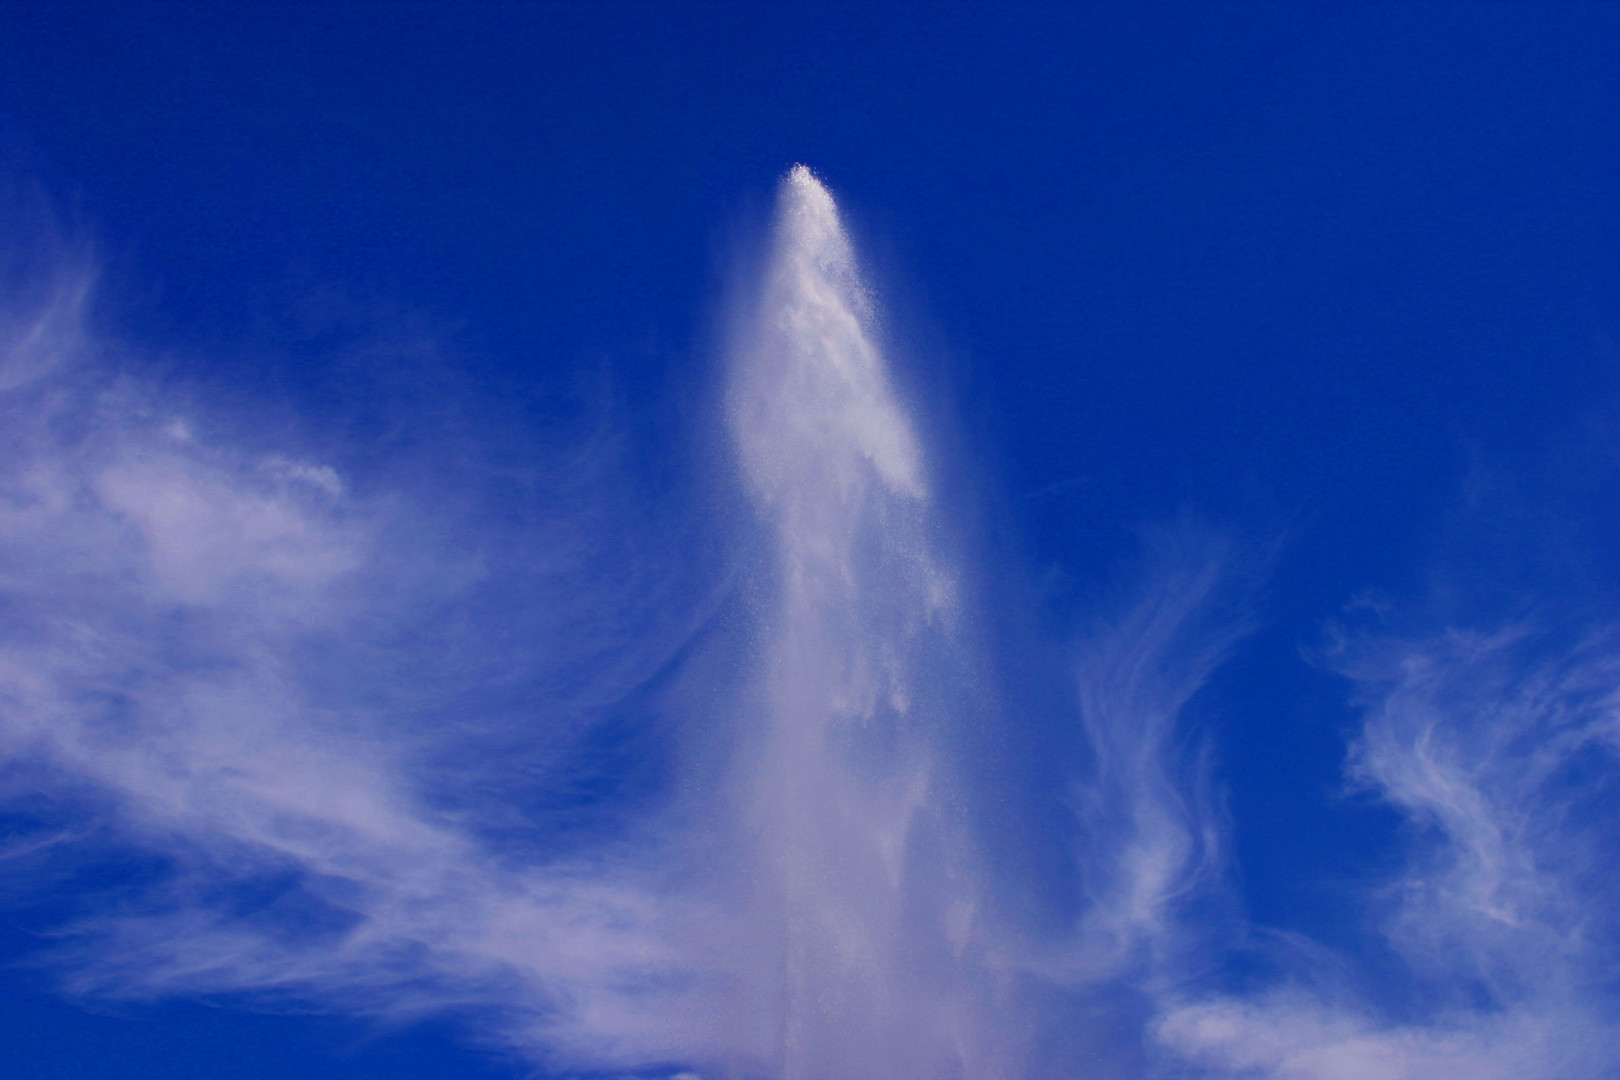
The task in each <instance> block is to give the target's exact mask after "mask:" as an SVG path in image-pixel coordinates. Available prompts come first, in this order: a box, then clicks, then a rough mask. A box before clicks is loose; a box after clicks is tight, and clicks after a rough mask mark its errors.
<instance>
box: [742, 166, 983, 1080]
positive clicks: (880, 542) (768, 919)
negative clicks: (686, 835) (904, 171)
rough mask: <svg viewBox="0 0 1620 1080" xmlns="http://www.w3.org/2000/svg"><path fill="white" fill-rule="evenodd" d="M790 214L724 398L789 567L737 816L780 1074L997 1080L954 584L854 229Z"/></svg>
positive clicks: (812, 198) (801, 191) (745, 757)
mask: <svg viewBox="0 0 1620 1080" xmlns="http://www.w3.org/2000/svg"><path fill="white" fill-rule="evenodd" d="M778 200H779V201H778V208H777V217H776V222H775V229H774V235H773V237H772V248H771V252H770V257H769V260H768V264H767V266H766V269H765V274H764V278H763V281H762V287H761V290H760V293H759V295H758V297H757V306H756V307H755V308H754V309H753V310H752V312H751V314H750V317H749V318H748V319H746V320H745V324H744V327H743V329H742V330H741V332H740V333H739V335H738V339H737V342H736V349H735V355H734V358H733V368H732V373H731V382H730V386H729V393H728V406H729V419H730V426H731V431H732V434H733V436H734V439H735V443H736V448H737V453H738V457H739V462H740V465H741V469H742V472H743V474H744V476H745V480H746V484H747V487H748V491H749V494H750V495H751V497H752V500H753V503H754V505H755V506H756V508H757V510H758V511H759V516H760V520H761V522H762V524H763V525H764V527H765V529H766V530H767V531H768V535H769V538H770V547H771V570H770V576H769V581H770V586H769V588H767V589H764V590H761V592H762V596H763V599H762V600H761V602H760V604H759V610H758V619H759V626H760V629H761V647H760V649H759V656H758V660H759V664H760V673H761V674H760V678H759V681H758V684H757V686H756V687H755V694H756V697H755V701H754V708H753V710H752V713H751V715H752V717H753V726H752V729H751V731H750V732H749V733H748V735H747V736H745V738H744V740H743V742H742V746H741V748H740V750H739V753H740V755H741V756H740V758H739V769H738V771H737V777H738V780H737V785H736V790H735V791H734V793H733V795H734V797H735V798H736V799H737V805H738V820H739V822H740V828H741V829H742V830H743V833H744V835H745V837H746V840H745V841H744V843H745V845H746V847H747V848H748V849H749V850H750V852H751V860H752V862H753V866H754V869H755V872H756V876H755V882H754V892H753V911H754V912H755V913H756V918H758V919H759V920H760V921H761V925H760V926H759V928H758V929H759V932H760V933H761V935H762V937H763V940H766V941H770V942H771V943H772V944H771V945H770V946H769V947H767V949H766V950H765V951H766V952H767V953H768V954H772V955H774V956H775V957H776V958H777V962H776V965H775V971H776V975H775V977H776V986H775V990H774V994H773V995H772V996H773V998H774V1000H773V1001H772V1003H771V1005H770V1006H768V1010H769V1011H771V1012H773V1013H774V1015H772V1016H766V1017H763V1018H762V1020H763V1022H764V1023H765V1024H767V1025H768V1026H771V1027H773V1028H774V1041H775V1043H776V1049H775V1053H776V1054H777V1055H778V1060H777V1062H776V1063H775V1064H774V1065H773V1066H771V1067H772V1068H773V1071H775V1072H776V1073H777V1074H778V1075H781V1076H782V1077H784V1078H798V1077H816V1078H819V1080H836V1078H838V1077H856V1076H861V1077H870V1076H876V1075H882V1076H888V1077H905V1076H918V1077H922V1076H928V1077H945V1076H951V1075H960V1074H963V1073H964V1072H968V1073H971V1074H973V1075H981V1076H982V1075H985V1069H986V1068H987V1067H988V1062H987V1061H986V1060H985V1058H984V1055H986V1054H987V1053H988V1049H987V1047H985V1046H984V1045H983V1042H982V1038H981V1034H980V1033H979V1032H978V1031H977V1030H976V1028H977V1026H978V1025H977V1024H976V1022H975V1016H976V1015H978V1014H979V1013H980V1012H981V1008H980V1005H979V1004H978V1003H977V1001H976V997H975V994H974V993H972V992H971V991H970V990H969V987H970V986H971V985H973V984H974V983H975V982H976V980H974V979H972V978H971V976H970V975H969V973H968V968H969V966H970V965H971V963H972V948H971V944H972V942H971V939H972V937H973V929H974V924H975V896H974V893H973V890H972V887H971V882H972V881H973V880H974V875H973V873H972V868H971V862H972V858H971V854H970V852H969V850H968V848H969V845H968V844H967V842H966V839H965V837H966V832H965V829H964V828H963V824H962V822H960V821H959V820H955V819H954V814H955V811H954V809H947V808H951V807H955V806H956V805H957V800H956V799H955V798H953V793H952V791H951V778H950V775H949V773H950V769H949V767H948V763H947V762H946V761H945V760H944V758H943V757H942V749H943V748H944V747H945V746H946V745H947V743H948V740H949V738H950V735H951V729H952V727H953V724H954V723H955V720H956V718H958V717H959V716H960V712H961V705H960V697H959V696H957V695H955V694H953V692H952V688H951V686H950V684H951V682H952V679H953V677H954V673H956V672H958V671H959V670H960V664H959V662H958V660H959V658H958V657H957V652H958V645H957V644H956V642H955V634H954V632H953V622H954V620H955V618H956V603H957V601H956V588H955V582H954V581H953V578H952V575H951V574H950V573H949V572H948V571H947V570H946V569H945V568H944V566H943V565H942V560H941V559H940V558H939V557H938V555H937V554H936V553H935V551H934V550H932V545H931V543H930V529H931V524H930V507H929V483H928V479H927V476H926V468H925V463H924V460H923V455H922V452H921V450H920V447H919V444H918V440H917V437H916V435H915V434H914V432H913V430H912V425H911V422H910V421H909V420H908V418H907V416H906V414H905V412H904V411H903V409H902V407H901V405H900V402H899V400H898V397H897V395H896V392H895V388H894V386H893V385H892V384H891V381H890V377H889V372H888V370H887V368H886V364H885V361H884V357H883V355H882V353H881V351H880V349H879V347H878V344H877V342H876V340H875V337H874V309H873V303H872V298H871V295H870V293H869V292H868V290H867V289H866V287H865V285H864V284H863V282H862V280H861V277H860V274H859V271H858V268H857V266H856V263H855V259H854V254H853V252H852V250H851V245H850V242H849V238H848V236H847V234H846V232H845V229H844V227H843V224H842V222H841V221H840V219H839V214H838V210H837V207H836V205H835V204H834V202H833V199H832V197H831V195H830V194H829V193H828V191H827V189H826V188H825V187H823V186H822V185H821V183H820V182H819V181H818V180H817V179H816V178H815V176H813V175H812V174H811V172H810V170H809V169H807V168H805V167H804V166H798V167H796V168H794V169H793V170H792V171H791V172H790V173H789V174H788V175H787V177H786V178H784V180H783V181H782V184H781V187H780V191H779V196H778ZM762 974H766V973H762Z"/></svg>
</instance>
